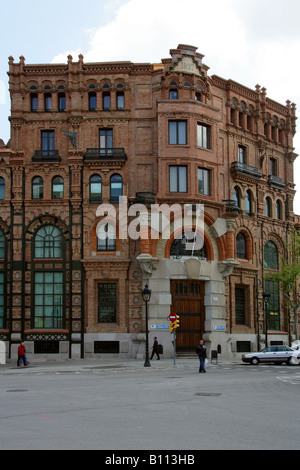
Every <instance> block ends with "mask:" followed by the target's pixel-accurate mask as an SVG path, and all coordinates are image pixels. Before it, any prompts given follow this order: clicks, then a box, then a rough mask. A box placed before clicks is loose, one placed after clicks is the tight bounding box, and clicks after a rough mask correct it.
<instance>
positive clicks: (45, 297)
mask: <svg viewBox="0 0 300 470" xmlns="http://www.w3.org/2000/svg"><path fill="white" fill-rule="evenodd" d="M63 297H64V296H63V273H62V272H36V273H35V276H34V328H47V329H52V328H53V329H58V328H63V326H64V325H63V310H64V309H63V304H64V302H63V300H64V299H63Z"/></svg>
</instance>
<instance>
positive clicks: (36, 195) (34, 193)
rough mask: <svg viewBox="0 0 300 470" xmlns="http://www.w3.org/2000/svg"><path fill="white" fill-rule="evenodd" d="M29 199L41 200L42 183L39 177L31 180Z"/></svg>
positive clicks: (42, 192) (42, 195) (42, 194)
mask: <svg viewBox="0 0 300 470" xmlns="http://www.w3.org/2000/svg"><path fill="white" fill-rule="evenodd" d="M31 197H32V199H43V197H44V181H43V178H41V177H40V176H36V177H35V178H33V180H32V187H31Z"/></svg>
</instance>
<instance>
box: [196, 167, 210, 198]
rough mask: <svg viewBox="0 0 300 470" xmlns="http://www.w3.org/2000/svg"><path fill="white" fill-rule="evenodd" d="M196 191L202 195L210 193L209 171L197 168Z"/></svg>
mask: <svg viewBox="0 0 300 470" xmlns="http://www.w3.org/2000/svg"><path fill="white" fill-rule="evenodd" d="M198 193H199V194H202V195H203V196H210V195H211V171H210V170H205V169H204V168H198Z"/></svg>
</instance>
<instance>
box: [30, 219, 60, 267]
mask: <svg viewBox="0 0 300 470" xmlns="http://www.w3.org/2000/svg"><path fill="white" fill-rule="evenodd" d="M63 254H64V238H63V235H62V232H61V231H60V229H59V228H57V227H55V226H54V225H45V226H44V227H42V228H40V229H39V230H38V232H37V233H36V236H35V242H34V257H35V258H38V259H55V258H63Z"/></svg>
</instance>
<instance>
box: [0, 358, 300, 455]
mask: <svg viewBox="0 0 300 470" xmlns="http://www.w3.org/2000/svg"><path fill="white" fill-rule="evenodd" d="M152 364H153V366H152V368H150V369H145V368H143V367H142V364H140V363H138V362H137V361H132V362H129V361H128V362H122V361H118V360H115V361H114V362H113V363H108V362H107V363H103V362H100V361H98V362H90V363H89V362H81V363H72V362H67V363H66V364H50V365H49V364H48V363H45V364H39V365H32V366H30V367H29V368H28V369H23V368H22V369H17V368H16V366H15V364H8V365H6V366H0V402H1V407H0V449H1V450H4V449H28V450H30V449H34V450H35V449H36V450H37V449H70V450H71V449H97V450H107V451H110V450H170V451H171V450H175V449H180V450H201V449H234V450H239V449H299V447H300V445H299V442H298V441H299V439H298V433H297V431H298V428H299V426H298V421H299V416H300V402H299V391H300V367H289V366H286V365H282V366H274V365H267V366H263V365H260V366H258V367H254V366H251V365H245V364H242V363H226V364H225V363H223V364H219V365H210V366H209V367H208V371H207V373H206V374H199V373H198V361H197V360H178V361H177V365H176V366H174V365H172V362H171V361H167V360H162V361H153V363H152Z"/></svg>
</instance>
